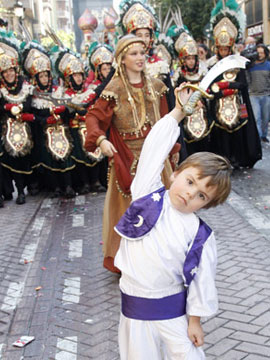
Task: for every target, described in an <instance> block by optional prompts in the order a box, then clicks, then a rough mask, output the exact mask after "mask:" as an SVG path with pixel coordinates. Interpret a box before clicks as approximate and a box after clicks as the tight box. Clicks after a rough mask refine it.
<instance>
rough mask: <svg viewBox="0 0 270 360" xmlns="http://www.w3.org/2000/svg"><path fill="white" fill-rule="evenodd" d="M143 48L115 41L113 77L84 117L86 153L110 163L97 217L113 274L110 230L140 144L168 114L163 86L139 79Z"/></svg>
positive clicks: (126, 194)
mask: <svg viewBox="0 0 270 360" xmlns="http://www.w3.org/2000/svg"><path fill="white" fill-rule="evenodd" d="M145 48H146V47H145V43H144V41H143V40H142V39H141V38H138V37H136V36H135V35H132V34H129V35H126V36H124V37H123V38H121V39H120V40H119V42H118V44H117V47H116V51H115V59H116V63H117V69H116V73H115V76H114V78H113V79H112V80H111V81H110V82H109V84H108V85H107V86H106V88H105V90H104V91H103V92H102V94H101V96H100V98H99V99H98V100H97V102H96V103H95V106H94V108H93V109H91V110H89V112H88V114H87V116H86V126H87V139H86V145H85V146H86V149H87V150H88V151H94V150H95V148H96V147H98V146H100V148H101V151H102V153H103V154H104V155H106V156H108V157H109V158H110V159H109V171H108V174H109V177H108V190H107V194H106V199H105V205H104V215H103V242H104V245H103V253H104V266H105V267H106V268H107V269H109V270H111V271H116V272H118V269H116V268H115V267H114V265H113V261H114V256H115V254H116V252H117V250H118V247H119V242H120V237H119V235H117V234H116V233H115V232H114V230H113V228H114V226H115V225H116V224H117V222H118V221H119V219H120V217H121V216H122V215H123V213H124V212H125V210H126V209H127V208H128V206H129V204H130V184H131V181H132V178H133V176H134V175H135V173H136V166H137V162H138V159H139V155H140V152H141V148H142V145H143V142H144V139H145V137H146V136H147V134H148V132H149V131H150V129H151V127H152V126H153V125H154V124H155V123H156V121H158V119H159V117H160V114H166V113H167V111H168V107H167V101H166V96H165V94H166V91H167V88H166V86H165V85H164V84H163V82H162V81H160V80H158V79H154V78H148V77H147V76H146V75H145V73H144V64H145ZM108 129H109V130H110V139H109V140H108V139H107V137H106V132H107V130H108ZM176 151H177V149H176ZM171 172H172V170H171V166H170V163H169V161H166V164H165V169H164V184H165V185H166V186H168V185H169V177H170V174H171Z"/></svg>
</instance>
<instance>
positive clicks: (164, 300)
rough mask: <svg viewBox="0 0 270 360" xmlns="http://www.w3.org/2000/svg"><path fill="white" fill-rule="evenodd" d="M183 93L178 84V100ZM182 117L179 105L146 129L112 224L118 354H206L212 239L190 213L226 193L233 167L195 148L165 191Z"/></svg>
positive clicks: (155, 357) (193, 359)
mask: <svg viewBox="0 0 270 360" xmlns="http://www.w3.org/2000/svg"><path fill="white" fill-rule="evenodd" d="M177 91H179V89H177ZM188 97H189V95H188V93H187V91H184V90H182V91H181V98H182V99H181V100H182V103H185V102H186V101H187V99H188ZM184 116H185V114H184V113H183V112H182V109H181V106H180V105H179V104H177V105H176V107H175V108H174V109H173V110H172V111H171V112H170V113H169V114H168V115H166V116H165V117H164V118H162V119H161V120H160V121H158V122H157V124H156V125H155V126H154V127H153V129H152V130H151V132H150V133H149V135H148V136H147V138H146V141H145V143H144V146H143V149H142V153H141V157H140V161H139V165H138V169H137V173H136V176H135V178H134V180H133V183H132V186H131V193H132V199H133V203H132V204H131V206H130V207H129V209H128V210H127V211H126V213H125V214H124V216H123V217H122V218H121V220H120V221H119V223H118V224H117V226H116V227H115V230H116V231H117V232H118V233H119V234H120V235H121V236H122V240H121V245H120V249H119V251H118V253H117V256H116V259H115V261H116V266H117V267H118V268H119V269H120V270H121V273H122V276H121V279H120V289H121V295H122V313H121V317H120V325H119V347H120V356H121V359H122V360H160V359H170V360H172V359H177V360H179V359H183V360H184V359H185V360H197V359H204V358H205V357H204V353H203V351H202V349H201V348H200V347H199V346H201V345H203V331H202V328H201V325H200V317H201V316H211V315H213V314H214V313H215V312H216V311H217V308H218V301H217V292H216V288H215V282H214V277H215V270H216V257H217V256H216V245H215V238H214V235H213V232H212V230H211V229H210V228H209V227H208V226H207V225H206V224H205V223H204V222H203V221H202V220H200V219H199V218H198V217H197V216H196V215H195V214H194V213H193V212H195V211H197V210H199V209H201V208H209V207H211V206H216V205H218V204H220V203H222V202H224V201H225V200H226V198H227V197H228V195H229V192H230V172H231V167H230V164H229V162H228V161H227V160H226V159H224V158H223V157H221V156H219V155H215V154H212V153H207V152H205V153H196V154H193V155H192V156H190V157H189V158H187V159H186V160H185V161H184V162H183V163H182V164H181V165H180V168H179V170H178V171H176V172H175V173H174V174H173V175H172V184H171V187H170V189H169V190H168V191H165V189H164V187H163V185H162V182H161V177H160V174H161V171H162V169H163V163H164V161H165V159H166V158H167V156H168V154H169V152H170V150H171V148H172V147H173V145H174V144H175V142H176V140H177V138H178V136H179V127H178V123H179V122H180V121H181V120H182V119H183V118H184Z"/></svg>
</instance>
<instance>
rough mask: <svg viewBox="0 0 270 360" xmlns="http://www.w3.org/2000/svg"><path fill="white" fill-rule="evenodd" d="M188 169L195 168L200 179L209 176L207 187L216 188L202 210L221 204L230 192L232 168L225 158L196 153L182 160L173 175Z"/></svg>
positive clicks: (206, 153)
mask: <svg viewBox="0 0 270 360" xmlns="http://www.w3.org/2000/svg"><path fill="white" fill-rule="evenodd" d="M188 167H194V168H197V169H198V170H199V172H200V176H199V178H200V179H202V178H205V177H207V176H210V180H209V183H208V184H207V186H216V188H217V189H216V193H215V196H214V198H213V199H212V200H211V201H210V202H209V203H208V204H207V205H206V206H205V207H204V209H209V208H210V207H214V206H217V205H219V204H222V203H223V202H224V201H225V200H226V199H227V197H228V196H229V194H230V191H231V177H230V176H231V172H232V167H231V164H230V162H229V161H228V160H227V159H226V158H224V157H223V156H220V155H217V154H214V153H211V152H206V151H205V152H197V153H195V154H193V155H190V156H189V157H188V158H187V159H186V160H184V161H183V162H182V163H181V164H180V165H179V167H178V169H177V170H176V171H175V174H176V175H177V174H179V173H180V172H182V171H183V170H185V169H186V168H188Z"/></svg>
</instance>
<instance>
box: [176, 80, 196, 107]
mask: <svg viewBox="0 0 270 360" xmlns="http://www.w3.org/2000/svg"><path fill="white" fill-rule="evenodd" d="M184 85H186V83H182V84H181V85H180V86H179V87H177V88H175V90H174V95H175V98H176V102H175V107H176V108H177V109H182V106H181V104H180V102H179V101H178V98H180V100H181V103H182V105H186V103H187V102H188V99H189V98H190V96H191V94H192V93H193V90H191V89H190V88H185V89H183V86H184Z"/></svg>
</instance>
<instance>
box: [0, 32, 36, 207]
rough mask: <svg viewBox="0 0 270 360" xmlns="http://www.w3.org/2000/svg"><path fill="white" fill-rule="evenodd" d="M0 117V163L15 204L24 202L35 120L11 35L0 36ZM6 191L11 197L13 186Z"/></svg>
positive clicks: (30, 94)
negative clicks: (14, 191)
mask: <svg viewBox="0 0 270 360" xmlns="http://www.w3.org/2000/svg"><path fill="white" fill-rule="evenodd" d="M0 54H1V61H0V73H1V76H0V81H1V89H0V115H1V120H2V134H1V135H2V140H3V155H2V157H1V164H2V167H3V168H4V170H5V172H7V177H6V176H5V174H4V179H5V178H9V177H11V178H13V179H14V181H15V186H16V188H17V191H18V197H17V199H16V204H18V205H22V204H24V203H25V193H24V188H25V185H26V184H27V182H28V179H27V177H29V175H31V174H32V172H33V169H32V160H31V151H32V148H33V141H32V134H31V127H30V126H29V124H28V122H32V121H33V120H34V116H33V115H32V114H30V113H29V112H30V111H31V98H32V90H33V88H32V86H31V85H29V84H27V83H26V82H25V81H24V78H23V77H22V76H21V75H19V73H20V69H19V56H20V54H19V47H18V43H17V40H16V38H14V37H13V36H12V35H11V34H5V33H1V37H0ZM9 188H10V189H9V190H7V191H6V193H7V196H8V198H12V185H11V186H9Z"/></svg>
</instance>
